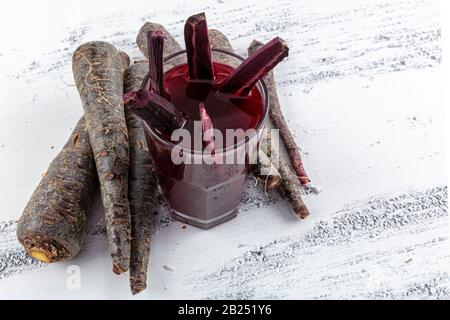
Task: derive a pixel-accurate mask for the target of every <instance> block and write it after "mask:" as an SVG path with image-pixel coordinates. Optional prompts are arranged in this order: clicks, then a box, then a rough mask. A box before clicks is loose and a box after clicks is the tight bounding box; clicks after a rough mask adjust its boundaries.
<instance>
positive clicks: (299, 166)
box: [248, 40, 310, 185]
mask: <svg viewBox="0 0 450 320" xmlns="http://www.w3.org/2000/svg"><path fill="white" fill-rule="evenodd" d="M264 47H265V46H263V44H262V43H261V42H259V41H256V40H254V41H253V42H252V43H251V44H250V46H249V48H248V52H249V55H253V54H257V53H258V52H261V49H262V48H264ZM264 79H265V82H266V86H267V90H268V92H269V101H270V102H271V105H270V108H269V115H270V120H271V121H272V123H273V125H274V127H275V128H276V129H278V130H280V137H281V140H282V141H283V144H284V146H285V147H286V150H287V153H288V155H289V158H290V160H291V163H292V166H293V168H294V170H295V172H296V175H297V178H298V180H299V181H300V183H301V184H302V185H305V184H307V183H308V182H309V181H310V179H309V178H308V175H307V173H306V171H305V168H304V167H303V161H302V158H301V156H300V152H299V148H298V146H297V143H296V142H295V139H294V137H293V136H292V133H291V131H290V130H289V127H288V125H287V123H286V120H285V119H284V116H283V113H282V111H281V108H280V102H279V100H278V95H277V93H276V92H277V89H276V84H275V78H274V76H273V72H268V73H267V76H266V77H265V78H264Z"/></svg>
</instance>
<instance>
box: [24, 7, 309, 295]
mask: <svg viewBox="0 0 450 320" xmlns="http://www.w3.org/2000/svg"><path fill="white" fill-rule="evenodd" d="M136 41H137V45H138V47H139V48H140V50H141V51H142V53H143V54H144V56H145V57H146V58H147V59H148V62H146V61H145V60H143V61H140V62H137V63H135V64H133V65H131V66H130V58H129V57H128V55H127V54H126V53H124V52H121V51H118V50H117V49H116V48H115V47H114V46H112V45H111V44H109V43H106V42H99V41H96V42H89V43H85V44H83V45H81V46H80V47H79V48H78V49H76V51H75V52H74V54H73V61H72V65H73V73H74V78H75V83H76V86H77V89H78V92H79V94H80V98H81V101H82V105H83V110H84V116H83V117H82V118H81V119H80V120H79V121H78V124H77V125H76V127H75V129H74V130H73V132H72V134H71V136H70V138H69V140H68V141H67V143H66V145H65V146H64V147H63V149H62V150H61V152H60V153H59V154H58V155H57V156H56V158H55V159H54V160H53V161H52V162H51V164H50V166H49V168H48V170H47V172H46V174H45V175H44V177H43V178H42V180H41V181H40V183H39V185H38V186H37V188H36V189H35V191H34V193H33V195H32V196H31V199H30V200H29V202H28V204H27V206H26V207H25V209H24V212H23V214H22V216H21V218H20V220H19V222H18V226H17V236H18V239H19V241H20V242H21V244H22V245H23V246H24V248H25V250H26V251H27V253H28V254H30V255H31V256H32V257H34V258H35V259H37V260H40V261H42V262H46V263H51V262H57V261H63V260H68V259H71V258H73V257H74V256H75V255H77V254H78V253H79V252H80V250H81V248H82V247H83V244H84V242H85V239H86V231H87V220H88V219H87V214H88V211H89V208H90V204H91V202H92V198H93V194H95V192H94V191H95V190H96V189H97V188H98V186H100V190H101V198H102V204H103V209H104V215H105V222H106V229H107V235H108V239H109V249H110V254H111V258H112V270H113V272H114V273H116V274H121V273H124V272H126V271H129V279H130V287H131V291H132V293H133V294H136V293H139V292H141V291H143V290H144V289H145V288H146V286H147V266H148V260H149V251H150V238H151V228H152V217H153V214H152V208H153V206H154V205H155V202H156V200H155V199H156V197H155V195H156V193H157V189H158V184H157V179H156V175H155V172H154V168H153V162H152V159H151V156H150V153H149V151H148V146H147V142H146V140H145V135H144V130H143V127H142V123H141V119H139V118H138V117H137V116H136V115H139V117H140V118H143V119H144V120H146V121H148V122H150V124H151V125H153V126H156V127H157V126H160V128H161V129H163V130H169V131H170V130H173V129H175V128H178V127H181V126H182V124H183V121H184V118H183V117H184V116H183V115H182V114H181V113H180V112H178V111H177V110H176V108H175V107H174V106H173V105H172V104H171V103H170V101H169V98H168V97H167V96H166V95H165V93H164V85H163V68H162V65H163V59H164V57H166V56H168V55H170V54H172V53H175V52H177V51H179V50H181V47H180V45H179V44H178V43H177V41H176V40H175V39H174V38H173V37H172V36H171V35H170V34H169V33H168V32H167V30H166V29H165V28H164V27H163V26H161V25H159V24H156V23H146V24H145V25H144V26H143V27H142V28H141V29H140V31H139V34H138V36H137V40H136ZM185 41H186V49H187V56H188V64H189V65H190V66H192V67H191V68H190V77H192V78H194V79H195V78H205V77H206V78H208V77H212V76H213V75H212V66H211V48H212V49H224V50H227V51H233V48H232V46H231V44H230V43H229V41H228V39H227V38H226V37H225V36H224V35H223V34H222V33H221V32H219V31H217V30H208V29H207V26H206V20H205V16H204V14H197V15H194V16H192V17H190V18H189V19H188V20H187V22H186V25H185ZM287 54H288V48H287V46H286V44H285V42H284V41H283V40H281V39H280V38H275V39H274V40H272V41H271V42H269V43H267V44H266V45H262V44H261V43H259V42H255V41H254V42H253V43H252V44H251V46H250V47H249V55H250V57H249V58H248V59H247V60H246V61H244V62H243V63H242V64H241V65H240V66H238V67H237V68H236V69H235V71H234V72H233V73H232V74H231V75H230V77H229V78H228V79H227V80H226V81H225V82H224V83H223V84H222V87H221V90H222V91H223V92H226V93H232V94H236V95H245V94H247V93H248V92H249V90H250V89H251V88H252V87H253V86H254V85H255V83H256V82H257V81H258V80H260V79H262V78H263V77H265V78H264V79H265V82H266V85H267V87H268V89H269V96H270V97H269V101H270V119H271V125H272V126H273V127H274V128H277V129H279V130H280V135H281V138H282V141H283V143H284V145H285V147H286V150H287V153H286V154H287V156H285V155H284V154H281V155H280V153H278V152H275V149H276V148H273V146H271V141H269V140H270V139H266V138H263V139H262V143H261V149H260V151H259V153H258V158H259V160H258V165H256V166H255V168H254V170H253V171H252V172H253V174H254V175H255V176H257V177H258V179H261V180H263V181H264V187H265V189H266V190H275V189H278V190H280V192H281V193H282V194H284V195H285V196H286V198H287V199H288V200H289V201H290V203H291V204H292V207H293V209H294V211H295V213H296V214H297V215H298V216H299V217H301V218H305V217H306V216H307V215H308V210H307V208H306V206H305V205H304V203H303V201H302V199H301V196H300V192H301V185H304V184H306V183H307V182H308V181H309V179H308V177H307V175H306V173H305V171H304V169H303V165H302V161H301V158H300V154H299V151H298V147H297V145H296V144H295V141H294V139H293V137H292V135H291V134H290V131H289V129H288V127H287V125H286V122H285V120H284V118H283V115H282V113H281V110H280V104H279V101H278V98H277V94H276V88H275V80H274V78H273V74H272V72H271V69H272V68H273V67H274V66H275V65H276V64H278V63H279V62H280V61H281V60H282V59H283V58H284V57H286V56H287ZM217 55H218V59H219V60H221V62H223V63H225V64H227V63H229V61H227V59H228V58H227V55H225V54H221V53H217ZM191 71H192V72H191ZM147 74H148V75H149V79H150V81H149V83H150V88H149V90H148V91H147V90H141V89H140V88H141V84H142V82H143V80H144V78H145V77H146V75H147ZM124 101H125V105H126V107H124ZM202 118H205V119H208V117H206V116H205V117H202ZM205 125H208V124H207V123H205ZM269 129H270V127H267V128H266V129H265V130H266V131H267V130H269ZM264 137H266V135H264ZM271 159H276V161H277V162H279V166H278V169H277V168H276V167H275V166H274V165H273V164H272V162H271ZM289 159H290V160H289Z"/></svg>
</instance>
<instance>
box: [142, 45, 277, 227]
mask: <svg viewBox="0 0 450 320" xmlns="http://www.w3.org/2000/svg"><path fill="white" fill-rule="evenodd" d="M212 58H213V61H216V62H219V63H222V64H227V65H229V66H232V67H234V68H236V67H237V66H238V65H239V64H240V63H241V62H242V61H243V60H244V59H243V58H241V57H240V56H238V55H236V54H234V53H232V52H228V51H225V50H219V49H212ZM186 63H187V58H186V51H185V50H183V51H179V52H176V53H174V54H172V55H170V56H168V57H167V58H166V59H165V61H164V72H167V71H168V70H170V69H171V68H173V67H175V66H178V65H180V64H186ZM148 79H149V76H147V77H146V78H145V79H144V81H143V84H142V87H143V88H148ZM256 86H257V88H258V90H259V92H260V94H261V96H262V98H263V104H264V105H263V114H262V117H261V121H260V123H259V124H258V126H257V127H256V133H255V135H254V136H252V137H250V138H248V139H245V140H242V141H238V142H237V143H236V144H234V145H231V146H229V147H226V148H224V149H223V150H217V151H216V155H217V156H219V157H222V158H223V159H226V158H227V157H232V158H235V157H236V155H237V154H242V153H244V154H245V155H246V156H248V155H249V154H253V155H255V154H256V153H257V152H256V149H257V147H258V146H257V145H258V143H257V141H258V140H259V138H260V136H261V133H262V129H263V127H264V125H265V123H266V121H267V115H268V111H269V110H268V105H269V104H268V95H267V88H266V85H265V84H264V82H263V81H259V82H258V83H257V84H256ZM143 126H144V130H145V134H146V137H147V142H148V146H149V149H150V152H151V154H152V157H153V160H154V163H155V167H156V172H157V176H158V182H159V184H160V186H161V188H162V190H163V193H164V195H165V197H166V198H167V200H168V202H169V205H170V208H171V211H172V215H173V216H174V218H175V219H177V220H179V221H182V222H185V223H188V224H191V225H194V226H197V227H200V228H204V229H208V228H211V227H213V226H215V225H217V224H220V223H222V222H225V221H227V220H229V219H231V218H234V217H235V216H236V214H237V208H238V206H239V202H240V198H241V194H242V191H243V187H244V183H245V179H246V175H247V171H248V167H249V164H248V163H245V162H244V163H231V164H230V163H223V164H218V163H214V164H207V163H204V162H203V161H202V160H201V159H199V157H200V158H201V157H202V153H201V152H199V151H198V150H186V149H184V152H188V153H189V157H190V158H191V159H192V160H193V161H192V162H191V163H182V164H175V163H174V162H173V161H172V158H171V155H172V151H173V149H174V148H175V147H176V144H174V143H173V142H172V141H170V140H168V139H166V138H165V137H163V136H162V135H161V134H159V133H158V132H157V131H156V130H154V129H152V128H151V127H149V126H148V125H147V124H146V123H145V122H143ZM254 139H256V140H254ZM255 141H256V143H255Z"/></svg>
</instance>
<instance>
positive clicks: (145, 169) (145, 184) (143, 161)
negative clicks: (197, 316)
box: [124, 23, 181, 294]
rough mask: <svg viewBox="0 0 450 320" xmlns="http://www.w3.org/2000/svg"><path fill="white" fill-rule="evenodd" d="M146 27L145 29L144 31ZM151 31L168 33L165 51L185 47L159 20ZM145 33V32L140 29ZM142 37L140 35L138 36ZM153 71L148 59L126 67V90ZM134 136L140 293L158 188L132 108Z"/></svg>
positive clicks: (133, 277) (134, 262) (132, 184)
mask: <svg viewBox="0 0 450 320" xmlns="http://www.w3.org/2000/svg"><path fill="white" fill-rule="evenodd" d="M142 30H145V31H142ZM141 31H142V36H143V35H146V33H147V32H155V31H161V32H163V34H164V47H163V54H164V55H170V54H172V53H174V52H176V51H179V50H180V49H181V47H180V45H179V44H178V42H176V40H175V39H174V38H173V37H172V36H171V35H170V34H169V33H168V32H167V31H166V29H164V27H163V26H161V25H158V24H152V23H147V24H145V25H144V26H143V27H142V28H141ZM140 35H141V32H140ZM138 39H139V36H138ZM148 71H149V65H148V64H147V63H137V64H134V65H132V66H130V67H129V68H127V69H126V70H125V75H124V89H125V92H126V93H127V92H130V91H135V90H138V89H139V88H140V86H141V83H142V81H143V79H144V77H145V75H146V74H147V73H148ZM125 115H126V118H127V125H128V133H129V137H130V174H129V193H128V194H129V199H130V209H131V217H132V219H131V222H132V224H131V226H132V228H131V232H132V240H131V261H130V288H131V292H132V293H133V294H137V293H139V292H141V291H143V290H145V288H146V287H147V268H148V260H149V254H150V239H151V233H150V230H151V225H152V218H153V214H152V212H151V208H152V207H153V206H154V204H155V203H154V201H155V193H156V189H157V188H158V184H157V180H156V176H155V173H154V171H153V165H152V159H151V156H150V153H149V150H148V146H147V143H146V140H145V133H144V130H143V127H142V122H141V120H140V119H139V118H138V117H136V116H135V115H134V114H133V113H131V112H129V111H128V110H126V111H125Z"/></svg>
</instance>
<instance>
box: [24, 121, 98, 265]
mask: <svg viewBox="0 0 450 320" xmlns="http://www.w3.org/2000/svg"><path fill="white" fill-rule="evenodd" d="M96 187H97V171H96V170H95V162H94V155H93V154H92V150H91V145H90V143H89V135H88V133H87V130H86V125H85V121H84V118H81V119H80V120H79V121H78V124H77V125H76V127H75V129H74V130H73V132H72V134H71V136H70V138H69V140H68V141H67V143H66V144H65V146H64V147H63V149H62V150H61V152H60V153H59V154H58V155H57V156H56V157H55V159H53V161H52V162H51V164H50V166H49V168H48V170H47V172H46V173H45V175H44V177H43V178H42V179H41V181H40V182H39V185H38V186H37V187H36V189H35V191H34V192H33V195H32V196H31V199H30V200H29V202H28V204H27V205H26V207H25V209H24V211H23V214H22V216H21V218H20V219H19V222H18V224H17V238H18V239H19V241H20V243H21V244H22V245H23V246H24V248H25V250H26V251H27V253H28V254H29V255H31V256H32V257H34V258H36V259H38V260H40V261H42V262H47V263H50V262H56V261H61V260H68V259H71V258H73V257H74V256H75V255H76V254H78V252H79V251H80V250H81V248H82V246H83V243H84V241H85V237H86V230H87V217H86V215H87V212H88V210H89V207H90V203H91V201H92V198H93V195H94V194H95V190H96Z"/></svg>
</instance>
